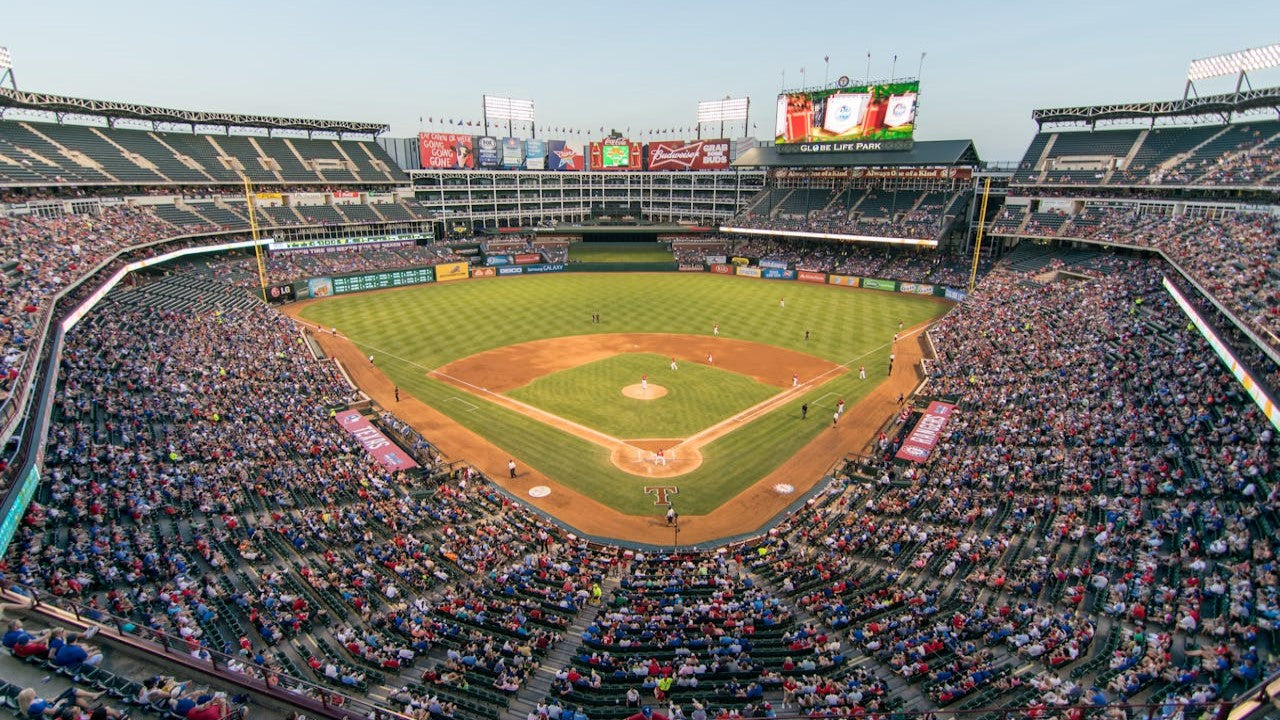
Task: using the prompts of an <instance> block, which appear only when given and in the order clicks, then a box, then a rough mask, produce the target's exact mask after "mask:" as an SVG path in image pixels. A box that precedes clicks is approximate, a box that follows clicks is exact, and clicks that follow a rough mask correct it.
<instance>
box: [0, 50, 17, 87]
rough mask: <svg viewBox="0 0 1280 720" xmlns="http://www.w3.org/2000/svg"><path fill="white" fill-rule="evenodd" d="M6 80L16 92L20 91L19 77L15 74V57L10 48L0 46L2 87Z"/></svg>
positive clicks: (0, 79)
mask: <svg viewBox="0 0 1280 720" xmlns="http://www.w3.org/2000/svg"><path fill="white" fill-rule="evenodd" d="M5 80H8V81H9V85H10V87H12V88H13V89H14V90H17V89H18V77H17V76H16V75H14V74H13V55H12V54H10V53H9V48H7V47H4V46H0V85H4V81H5Z"/></svg>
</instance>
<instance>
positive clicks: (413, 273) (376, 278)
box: [333, 267, 436, 295]
mask: <svg viewBox="0 0 1280 720" xmlns="http://www.w3.org/2000/svg"><path fill="white" fill-rule="evenodd" d="M435 279H436V270H435V268H433V267H420V268H409V269H406V270H388V271H386V272H378V273H364V274H361V275H346V276H343V277H335V278H334V279H333V294H334V295H342V294H343V293H353V292H363V291H365V290H381V289H383V288H392V287H401V286H403V285H421V284H422V283H429V282H435Z"/></svg>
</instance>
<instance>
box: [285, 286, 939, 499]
mask: <svg viewBox="0 0 1280 720" xmlns="http://www.w3.org/2000/svg"><path fill="white" fill-rule="evenodd" d="M780 296H785V297H786V300H787V302H786V307H785V308H782V307H779V306H778V298H779V297H780ZM945 311H946V306H945V305H943V304H941V303H937V302H935V301H933V300H931V299H929V298H922V297H917V296H912V295H906V294H899V293H887V292H879V291H874V290H852V289H848V288H841V287H831V286H823V285H808V284H805V283H797V282H783V281H776V282H775V281H766V280H752V279H746V278H736V277H725V276H719V275H711V274H679V273H643V274H641V273H636V274H626V273H622V274H617V273H609V274H585V273H584V274H577V273H570V274H564V275H545V276H533V277H518V278H501V279H492V280H475V281H467V282H458V283H447V284H440V285H436V284H429V285H420V286H416V287H410V288H403V289H399V290H394V291H384V292H375V293H364V294H360V295H349V296H339V297H336V298H332V299H328V300H324V301H322V302H319V303H315V304H313V305H311V306H309V307H307V308H305V309H304V310H303V312H302V315H303V317H305V318H306V319H308V320H310V321H312V322H315V323H318V324H320V325H322V326H324V327H330V326H336V327H338V328H339V330H341V331H342V332H343V333H344V334H345V335H347V336H348V337H350V338H352V339H353V341H354V342H355V343H356V344H357V345H358V346H360V347H361V348H362V350H363V351H364V352H367V353H373V354H374V355H375V356H376V357H377V363H378V367H380V368H381V369H382V370H383V371H384V372H386V373H387V375H388V376H389V377H390V378H391V379H392V380H393V381H394V382H396V383H397V384H398V385H399V386H400V389H401V391H403V392H408V393H410V394H412V395H413V396H414V397H417V398H418V399H419V400H422V401H423V402H425V403H427V404H429V405H431V406H433V407H434V408H436V409H437V410H439V411H440V412H442V413H445V414H446V415H449V416H450V417H452V418H453V419H455V420H456V421H457V422H458V423H460V424H462V425H463V426H465V427H468V428H470V429H472V430H474V431H476V432H477V433H480V434H481V435H483V436H485V437H487V438H489V439H490V441H491V442H493V443H494V444H495V445H497V446H498V447H500V448H501V449H502V450H503V451H504V452H506V453H509V454H511V455H512V456H514V457H517V458H519V459H520V460H521V461H522V462H523V463H524V464H526V465H528V466H530V467H532V468H535V469H537V470H538V471H540V472H542V473H544V474H546V475H547V476H548V477H552V478H554V479H555V480H557V481H558V482H561V483H563V484H565V485H566V486H569V487H572V488H574V489H575V490H578V491H580V492H583V493H586V494H589V495H591V496H593V497H596V498H598V499H599V500H600V501H601V502H604V503H606V504H608V505H610V506H612V507H614V508H617V509H618V510H621V511H623V512H627V513H633V514H661V513H662V512H663V509H661V508H656V507H654V505H653V499H652V498H651V497H649V496H646V495H644V494H643V492H642V490H641V488H642V487H643V486H644V485H645V484H647V483H646V481H645V480H644V479H643V478H640V477H637V476H634V475H630V474H628V473H625V472H623V471H621V470H618V469H617V468H614V467H613V465H612V464H611V463H610V462H609V453H608V451H607V450H605V449H604V448H601V447H599V446H597V445H595V444H593V443H590V442H587V441H585V440H580V439H578V438H575V437H572V436H569V435H567V434H566V433H563V432H561V431H559V430H556V429H554V428H551V427H549V426H547V425H544V424H543V423H540V422H538V421H536V420H532V419H530V418H527V417H525V416H523V415H520V414H519V413H516V412H514V411H511V410H507V409H505V408H502V407H500V406H498V405H496V404H494V403H491V402H487V401H484V400H480V399H477V398H473V397H470V396H468V397H467V400H468V402H470V403H472V404H473V405H475V406H476V409H475V410H474V411H471V410H470V408H468V407H464V406H462V405H460V404H459V403H455V402H448V400H449V398H452V397H457V396H458V395H459V394H460V392H461V391H459V390H458V389H457V388H454V387H452V386H450V385H448V384H445V383H442V382H440V381H437V380H432V379H430V378H428V377H427V376H426V372H427V371H428V370H431V369H433V368H436V367H439V366H441V365H443V364H445V363H446V362H449V361H451V360H456V359H458V358H462V357H466V356H468V355H472V354H475V353H477V352H480V351H482V350H489V349H492V348H495V347H502V346H505V345H510V344H513V343H518V342H527V341H530V340H539V339H543V338H549V337H562V336H566V335H582V334H590V333H615V332H672V333H694V334H704V335H709V334H710V333H711V326H712V324H714V323H716V322H719V323H720V333H721V335H722V336H725V337H735V338H741V339H745V340H751V341H755V342H760V343H765V344H768V345H776V346H779V347H786V348H790V349H793V350H799V351H802V352H808V353H811V354H813V355H816V356H819V357H822V358H826V359H827V360H831V361H833V362H837V363H849V365H850V367H851V368H853V369H854V371H855V372H850V373H846V374H844V375H842V376H840V377H838V378H836V379H834V380H832V381H831V382H828V383H826V384H825V385H823V386H822V387H821V388H818V389H815V390H813V391H811V392H809V393H807V394H805V395H802V396H799V397H797V398H795V399H794V400H792V401H791V402H789V403H788V404H787V405H786V406H785V407H784V408H782V409H780V410H779V411H775V412H772V413H769V414H767V415H765V416H764V417H762V418H759V419H757V420H755V421H753V422H751V423H748V424H747V425H745V426H744V427H743V428H741V429H739V430H737V431H735V432H733V433H730V434H729V435H727V436H725V437H723V438H720V439H719V440H716V441H715V442H713V443H711V444H709V445H707V446H705V447H703V448H702V453H703V463H702V465H701V466H700V467H699V468H698V469H697V470H695V471H693V472H692V473H689V474H687V475H682V476H681V477H679V478H678V479H677V482H676V484H678V485H679V486H680V495H679V497H680V511H681V512H682V513H686V514H695V515H696V514H702V513H706V512H709V511H710V510H712V509H714V508H715V507H717V506H719V505H720V504H721V503H723V502H724V501H725V500H727V499H728V498H729V497H732V496H733V495H735V494H737V493H738V492H739V491H740V490H742V489H743V488H745V487H747V486H749V485H750V484H751V483H753V482H755V481H756V480H758V479H759V478H760V477H762V476H764V475H765V474H767V473H769V472H770V471H772V470H773V469H774V468H776V467H778V465H780V464H781V463H782V462H783V461H784V460H785V459H786V458H788V457H790V456H791V455H794V454H795V452H796V451H797V450H799V448H800V447H802V446H803V445H804V444H805V443H806V442H808V441H809V440H810V439H812V438H813V437H814V436H815V435H817V434H818V433H819V432H821V431H822V430H824V429H826V428H827V427H829V425H830V423H829V422H825V421H824V414H823V413H822V412H820V410H825V409H827V407H828V406H833V405H834V404H835V400H836V398H837V397H843V398H844V399H845V401H846V402H847V403H848V404H850V405H853V404H856V403H857V402H858V400H860V399H861V398H862V397H863V396H865V395H866V394H867V393H868V392H870V391H871V389H872V388H873V387H874V386H875V385H876V384H877V382H878V381H880V380H882V379H883V378H884V377H885V366H886V363H887V361H888V357H889V341H890V339H891V338H892V337H893V333H894V332H895V331H896V330H897V326H898V322H899V321H901V322H903V323H905V324H906V325H907V326H911V325H914V324H916V323H919V322H921V321H924V320H928V319H931V318H934V317H937V316H940V315H942V314H943V313H944V312H945ZM595 312H599V313H600V314H601V318H602V322H601V323H600V324H598V325H596V324H592V323H591V314H592V313H595ZM806 329H809V330H811V331H812V336H811V339H810V340H809V342H805V341H804V331H805V330H806ZM858 365H866V367H867V372H868V376H869V378H870V379H869V380H867V381H865V382H864V381H859V380H858V379H857V373H856V369H857V367H858ZM682 369H683V368H682ZM806 401H807V402H809V405H810V408H811V410H810V417H809V420H807V421H801V420H800V419H799V417H800V412H799V407H800V404H801V403H802V402H806ZM829 414H830V413H829V412H827V413H826V415H827V416H829Z"/></svg>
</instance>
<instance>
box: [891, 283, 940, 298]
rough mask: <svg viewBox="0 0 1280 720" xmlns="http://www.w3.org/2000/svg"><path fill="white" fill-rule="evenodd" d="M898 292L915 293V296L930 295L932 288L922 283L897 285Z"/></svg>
mask: <svg viewBox="0 0 1280 720" xmlns="http://www.w3.org/2000/svg"><path fill="white" fill-rule="evenodd" d="M898 292H904V293H915V294H916V295H932V294H933V286H932V285H925V284H923V283H905V282H904V283H899V285H898Z"/></svg>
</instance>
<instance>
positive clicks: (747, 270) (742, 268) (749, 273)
mask: <svg viewBox="0 0 1280 720" xmlns="http://www.w3.org/2000/svg"><path fill="white" fill-rule="evenodd" d="M737 274H738V275H741V276H742V277H755V278H758V277H760V268H754V267H747V266H746V265H739V266H738V271H737Z"/></svg>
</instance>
